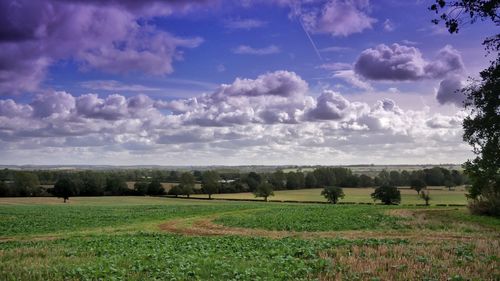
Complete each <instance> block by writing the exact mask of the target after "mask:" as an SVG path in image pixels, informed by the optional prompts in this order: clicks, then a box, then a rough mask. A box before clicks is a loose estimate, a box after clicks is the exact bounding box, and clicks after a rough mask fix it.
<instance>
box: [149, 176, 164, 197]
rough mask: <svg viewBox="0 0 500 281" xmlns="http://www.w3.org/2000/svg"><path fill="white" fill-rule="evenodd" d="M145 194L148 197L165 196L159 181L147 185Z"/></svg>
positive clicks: (154, 180)
mask: <svg viewBox="0 0 500 281" xmlns="http://www.w3.org/2000/svg"><path fill="white" fill-rule="evenodd" d="M146 194H148V195H163V194H165V189H163V186H162V185H161V182H160V180H159V179H153V180H152V181H151V182H150V183H149V184H148V188H147V192H146Z"/></svg>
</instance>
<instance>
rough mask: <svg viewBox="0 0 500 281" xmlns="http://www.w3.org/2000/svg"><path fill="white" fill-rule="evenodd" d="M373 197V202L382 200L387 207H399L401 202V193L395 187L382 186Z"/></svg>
mask: <svg viewBox="0 0 500 281" xmlns="http://www.w3.org/2000/svg"><path fill="white" fill-rule="evenodd" d="M371 196H372V198H373V200H380V201H382V203H384V204H385V205H397V204H399V203H400V202H401V192H399V190H398V189H397V187H396V186H394V185H381V186H379V187H377V188H376V189H375V191H374V192H373V193H372V194H371Z"/></svg>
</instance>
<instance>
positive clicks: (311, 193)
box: [193, 187, 467, 205]
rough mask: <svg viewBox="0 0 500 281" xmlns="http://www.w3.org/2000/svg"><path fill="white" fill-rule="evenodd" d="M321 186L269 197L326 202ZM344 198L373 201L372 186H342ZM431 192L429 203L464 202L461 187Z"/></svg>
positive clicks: (406, 199)
mask: <svg viewBox="0 0 500 281" xmlns="http://www.w3.org/2000/svg"><path fill="white" fill-rule="evenodd" d="M321 190H322V189H321V188H311V189H296V190H279V191H275V192H274V196H273V197H270V199H271V200H278V201H285V200H292V201H318V202H326V199H325V197H323V196H322V195H321ZM343 190H344V193H345V198H344V199H342V200H341V202H342V201H344V202H353V203H373V199H372V198H371V197H370V194H371V193H372V192H373V188H344V189H343ZM400 191H401V204H411V205H415V204H422V203H424V202H423V201H422V199H421V198H420V197H419V196H418V194H417V192H415V190H412V189H409V188H400ZM429 192H430V194H431V198H432V200H431V202H430V203H431V204H434V205H435V204H466V203H467V199H466V197H465V194H466V191H465V190H464V188H463V187H460V188H456V189H455V190H452V191H448V189H445V188H441V187H436V188H433V189H429ZM193 196H194V197H199V198H206V197H207V196H206V195H201V194H195V195H193ZM213 197H214V198H218V199H254V198H255V196H254V195H253V194H252V193H250V192H246V193H232V194H215V195H214V196H213Z"/></svg>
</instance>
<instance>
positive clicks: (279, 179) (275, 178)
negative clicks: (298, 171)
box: [269, 170, 286, 189]
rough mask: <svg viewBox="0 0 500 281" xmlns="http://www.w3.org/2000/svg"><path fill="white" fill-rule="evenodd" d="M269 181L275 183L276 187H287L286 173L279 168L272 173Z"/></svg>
mask: <svg viewBox="0 0 500 281" xmlns="http://www.w3.org/2000/svg"><path fill="white" fill-rule="evenodd" d="M269 183H270V184H272V185H273V187H274V189H283V188H285V183H286V175H285V173H283V171H281V170H278V171H276V172H274V173H272V174H271V176H270V177H269Z"/></svg>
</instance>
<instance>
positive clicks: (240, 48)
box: [232, 45, 281, 56]
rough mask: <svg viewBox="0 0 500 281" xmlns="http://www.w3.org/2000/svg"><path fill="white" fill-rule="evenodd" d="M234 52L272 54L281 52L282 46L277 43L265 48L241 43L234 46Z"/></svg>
mask: <svg viewBox="0 0 500 281" xmlns="http://www.w3.org/2000/svg"><path fill="white" fill-rule="evenodd" d="M232 51H233V53H235V54H243V55H258V56H262V55H272V54H277V53H279V52H281V50H280V48H279V47H277V46H275V45H269V46H267V47H264V48H253V47H250V46H247V45H240V46H238V47H236V48H234V49H233V50H232Z"/></svg>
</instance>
